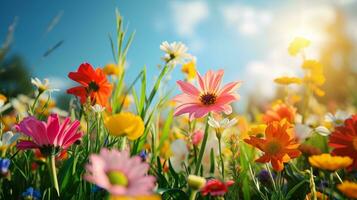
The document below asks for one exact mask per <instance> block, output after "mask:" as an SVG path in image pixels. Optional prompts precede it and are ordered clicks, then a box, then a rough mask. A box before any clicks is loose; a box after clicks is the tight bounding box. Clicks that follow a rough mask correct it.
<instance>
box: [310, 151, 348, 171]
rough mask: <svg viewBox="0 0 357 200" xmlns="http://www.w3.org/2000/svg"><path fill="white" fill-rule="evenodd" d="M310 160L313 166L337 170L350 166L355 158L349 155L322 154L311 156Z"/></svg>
mask: <svg viewBox="0 0 357 200" xmlns="http://www.w3.org/2000/svg"><path fill="white" fill-rule="evenodd" d="M309 162H310V164H311V165H312V166H314V167H317V168H320V169H325V170H330V171H335V170H338V169H343V168H346V167H348V166H350V165H351V164H352V162H353V160H352V159H351V158H350V157H347V156H344V157H342V156H332V155H331V154H327V153H325V154H321V155H315V156H310V157H309Z"/></svg>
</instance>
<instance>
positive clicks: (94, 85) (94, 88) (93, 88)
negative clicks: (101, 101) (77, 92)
mask: <svg viewBox="0 0 357 200" xmlns="http://www.w3.org/2000/svg"><path fill="white" fill-rule="evenodd" d="M88 87H89V91H94V92H96V91H98V90H99V85H98V84H97V83H96V82H94V81H91V82H90V83H89V85H88Z"/></svg>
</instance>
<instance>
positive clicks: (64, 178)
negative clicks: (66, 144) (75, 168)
mask: <svg viewBox="0 0 357 200" xmlns="http://www.w3.org/2000/svg"><path fill="white" fill-rule="evenodd" d="M73 161H74V156H72V157H71V158H69V159H68V160H66V162H65V163H64V165H63V167H62V168H61V169H60V171H59V172H58V178H59V182H60V184H61V186H60V190H61V191H62V190H64V189H65V188H66V187H67V186H68V184H70V183H71V181H72V180H71V179H73V176H72V170H71V167H72V165H73Z"/></svg>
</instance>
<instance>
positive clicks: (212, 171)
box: [209, 148, 215, 174]
mask: <svg viewBox="0 0 357 200" xmlns="http://www.w3.org/2000/svg"><path fill="white" fill-rule="evenodd" d="M214 160H215V159H214V151H213V148H211V152H210V168H209V172H210V173H211V174H214V170H215V161H214Z"/></svg>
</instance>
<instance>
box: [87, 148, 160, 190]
mask: <svg viewBox="0 0 357 200" xmlns="http://www.w3.org/2000/svg"><path fill="white" fill-rule="evenodd" d="M89 161H90V162H89V164H87V166H86V170H87V173H86V174H85V175H84V178H85V179H86V180H87V181H89V182H91V183H93V184H96V185H97V186H99V187H101V188H103V189H105V190H107V191H108V192H109V193H110V194H111V195H114V196H124V195H125V196H138V195H149V194H151V193H152V190H153V188H154V187H155V178H154V177H153V176H150V175H146V174H147V172H148V170H149V165H148V164H147V163H144V162H142V161H141V158H140V157H139V156H134V157H131V158H130V156H129V153H128V152H127V151H122V152H119V151H117V150H115V149H112V150H108V149H102V150H101V151H100V154H99V155H97V154H92V155H91V156H90V157H89Z"/></svg>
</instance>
